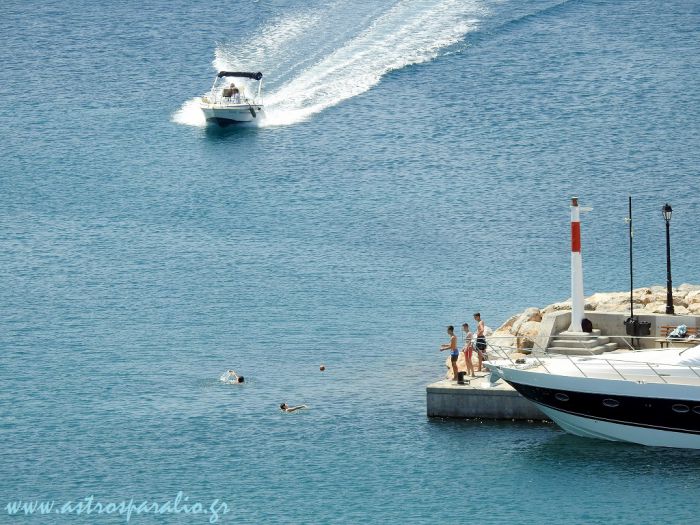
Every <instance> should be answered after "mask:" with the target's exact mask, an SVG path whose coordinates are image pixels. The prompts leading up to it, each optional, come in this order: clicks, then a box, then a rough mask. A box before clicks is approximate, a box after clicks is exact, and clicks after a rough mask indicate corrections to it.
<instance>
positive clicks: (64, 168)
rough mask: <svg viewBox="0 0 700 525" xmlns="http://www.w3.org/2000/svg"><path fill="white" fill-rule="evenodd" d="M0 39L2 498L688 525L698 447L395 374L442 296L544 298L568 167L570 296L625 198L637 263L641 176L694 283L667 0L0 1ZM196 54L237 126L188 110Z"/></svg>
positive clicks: (649, 244) (692, 95) (422, 358)
mask: <svg viewBox="0 0 700 525" xmlns="http://www.w3.org/2000/svg"><path fill="white" fill-rule="evenodd" d="M0 63H2V67H1V68H0V71H1V72H0V78H1V80H2V81H1V82H0V100H1V101H2V103H1V104H0V159H1V161H0V199H1V200H0V511H1V512H0V522H1V523H5V522H7V523H16V524H19V523H94V524H98V525H99V524H101V523H125V522H126V520H125V517H124V516H119V515H116V514H111V515H107V514H104V515H97V514H91V515H86V514H82V515H79V516H76V515H61V514H53V515H51V516H37V515H34V516H30V517H27V516H21V517H10V516H8V514H7V511H6V505H7V503H9V502H11V501H16V500H39V501H44V500H55V501H56V502H58V503H63V502H66V501H74V502H75V501H79V500H82V499H84V498H86V497H89V496H94V498H95V501H98V500H99V501H101V502H103V503H109V502H115V503H118V502H121V501H123V500H125V499H126V500H127V501H128V500H129V498H134V501H136V502H137V503H138V502H140V501H144V500H147V501H156V502H164V501H166V500H172V499H173V498H175V497H176V495H177V494H178V492H180V491H182V493H183V494H184V497H187V498H188V501H189V502H190V503H192V502H201V503H202V504H203V505H204V506H205V508H208V507H209V502H211V501H213V500H215V499H216V498H218V499H219V501H223V502H225V503H226V504H227V505H228V507H229V511H230V512H229V513H228V514H226V515H224V516H222V517H221V518H220V520H219V523H256V524H257V523H294V524H296V523H439V524H443V523H445V524H447V523H475V524H490V523H533V524H540V523H558V524H580V523H595V524H598V523H605V524H624V523H635V524H640V523H694V522H697V519H698V500H697V494H698V488H699V484H700V481H699V480H700V454H698V453H696V452H693V451H684V450H667V449H656V448H645V447H641V446H635V445H628V444H620V443H608V442H602V441H595V440H585V439H581V438H577V437H573V436H569V435H566V434H564V433H563V432H562V431H560V430H559V429H558V428H557V427H556V426H554V425H551V424H539V423H511V422H491V421H478V420H472V421H461V420H440V419H428V418H426V415H425V412H426V409H425V385H426V384H428V383H430V382H433V381H435V380H437V379H439V378H441V377H443V375H444V372H445V367H444V354H440V353H439V352H438V351H437V348H438V345H439V344H440V343H442V342H445V339H446V337H445V333H444V332H445V326H446V325H448V324H455V325H458V324H461V323H462V322H464V321H468V320H471V315H472V313H473V312H475V311H480V312H481V313H482V315H483V317H484V318H485V320H486V324H487V325H489V326H490V327H492V328H496V327H497V326H498V325H499V324H501V323H502V322H503V321H505V320H506V319H507V318H508V317H509V316H511V315H513V314H514V313H517V312H519V311H521V310H523V309H524V308H526V307H529V306H544V305H547V304H550V303H553V302H556V301H561V300H565V299H566V298H567V297H568V296H569V271H570V270H569V242H570V241H569V199H570V197H571V196H572V195H578V196H579V198H580V200H581V203H582V205H584V206H589V207H592V208H593V210H592V211H591V212H589V213H586V214H585V215H583V219H582V221H583V226H582V229H583V260H584V275H585V291H586V293H587V294H592V293H594V292H596V291H614V290H626V289H628V286H629V277H628V245H627V225H626V223H625V221H624V219H625V217H626V216H627V198H628V195H632V197H633V203H634V213H633V218H634V228H635V238H634V239H635V260H634V265H635V286H648V285H653V284H665V278H666V273H665V272H666V254H665V226H664V221H663V219H662V216H661V207H662V205H663V204H664V203H665V202H669V203H670V204H671V205H672V206H673V210H674V212H673V218H672V221H671V242H672V258H673V279H674V283H675V284H680V283H683V282H690V283H698V282H700V269H699V266H698V258H697V254H698V250H697V243H698V232H699V231H700V192H699V188H700V185H699V181H700V170H699V168H698V166H699V162H698V161H699V153H698V152H699V151H700V3H699V2H698V1H692V0H677V1H668V2H657V1H651V0H637V1H593V0H591V1H576V0H571V1H564V2H559V1H547V0H532V1H528V2H522V1H516V0H503V1H495V0H492V1H487V0H484V1H480V0H461V1H460V0H388V1H377V0H374V1H365V0H357V1H354V2H350V1H341V0H303V1H302V0H260V1H248V2H243V1H230V2H199V1H191V0H187V1H185V0H170V1H168V2H164V1H161V0H152V1H150V0H149V1H147V2H137V1H133V0H122V1H118V2H92V1H87V0H82V1H80V0H62V1H52V0H48V1H42V2H38V1H33V0H30V1H17V0H9V1H8V0H5V2H3V9H2V15H0ZM218 69H236V70H251V71H258V70H259V71H262V72H263V73H264V75H265V76H264V88H265V94H266V100H267V103H268V115H267V120H266V121H265V122H263V123H262V125H260V126H245V127H229V128H227V129H217V128H214V127H211V126H205V125H204V123H203V119H202V115H201V113H200V112H199V110H198V109H197V107H196V105H195V104H194V103H193V101H194V99H195V98H196V97H198V96H200V95H202V94H203V93H205V92H206V91H207V90H208V89H209V87H210V85H211V82H212V79H213V77H214V74H215V73H216V71H217V70H218ZM321 363H323V364H325V366H326V368H327V369H326V371H325V372H320V371H319V366H320V364H321ZM228 368H235V369H236V370H237V371H238V372H239V373H240V374H243V375H244V376H245V378H246V383H245V385H242V386H236V385H228V384H223V383H222V382H220V381H219V377H220V375H221V374H222V372H224V371H225V370H226V369H228ZM282 402H287V403H289V404H298V403H305V404H307V405H308V406H309V409H308V410H306V411H302V412H298V413H294V414H285V413H282V412H281V411H280V410H279V408H278V406H279V404H280V403H282ZM210 516H211V515H197V516H194V515H185V514H182V513H180V514H162V515H154V514H152V513H150V514H141V515H138V516H136V515H134V516H132V517H131V520H130V522H129V523H137V524H138V523H208V522H209V518H210Z"/></svg>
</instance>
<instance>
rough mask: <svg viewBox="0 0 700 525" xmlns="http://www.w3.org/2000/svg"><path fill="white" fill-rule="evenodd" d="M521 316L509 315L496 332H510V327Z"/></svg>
mask: <svg viewBox="0 0 700 525" xmlns="http://www.w3.org/2000/svg"><path fill="white" fill-rule="evenodd" d="M518 317H520V314H516V315H513V316H512V317H509V318H508V320H507V321H506V322H505V323H503V324H502V325H501V326H499V327H498V328H497V329H496V332H495V333H499V332H508V329H509V328H510V327H511V326H513V323H514V322H515V321H516V320H517V319H518Z"/></svg>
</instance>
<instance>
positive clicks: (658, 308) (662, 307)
mask: <svg viewBox="0 0 700 525" xmlns="http://www.w3.org/2000/svg"><path fill="white" fill-rule="evenodd" d="M644 311H645V312H647V313H653V314H663V313H666V303H665V302H663V303H660V302H654V303H649V304H647V305H645V306H644Z"/></svg>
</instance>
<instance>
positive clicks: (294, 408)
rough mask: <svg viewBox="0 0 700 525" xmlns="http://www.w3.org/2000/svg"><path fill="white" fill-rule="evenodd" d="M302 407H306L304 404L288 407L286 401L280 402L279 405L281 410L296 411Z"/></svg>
mask: <svg viewBox="0 0 700 525" xmlns="http://www.w3.org/2000/svg"><path fill="white" fill-rule="evenodd" d="M302 408H308V407H307V406H306V405H297V406H295V407H290V406H289V405H288V404H287V403H282V404H281V405H280V410H281V411H282V412H296V411H297V410H301V409H302Z"/></svg>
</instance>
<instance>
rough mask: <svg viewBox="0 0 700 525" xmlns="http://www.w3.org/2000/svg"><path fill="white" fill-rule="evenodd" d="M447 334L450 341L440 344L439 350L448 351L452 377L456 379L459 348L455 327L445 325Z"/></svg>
mask: <svg viewBox="0 0 700 525" xmlns="http://www.w3.org/2000/svg"><path fill="white" fill-rule="evenodd" d="M447 335H449V336H450V342H449V343H445V344H444V345H440V351H441V352H442V351H444V350H449V351H450V362H451V363H452V379H454V380H455V381H457V359H458V358H459V350H458V349H457V336H456V335H455V327H454V326H452V325H450V326H448V327H447Z"/></svg>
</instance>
